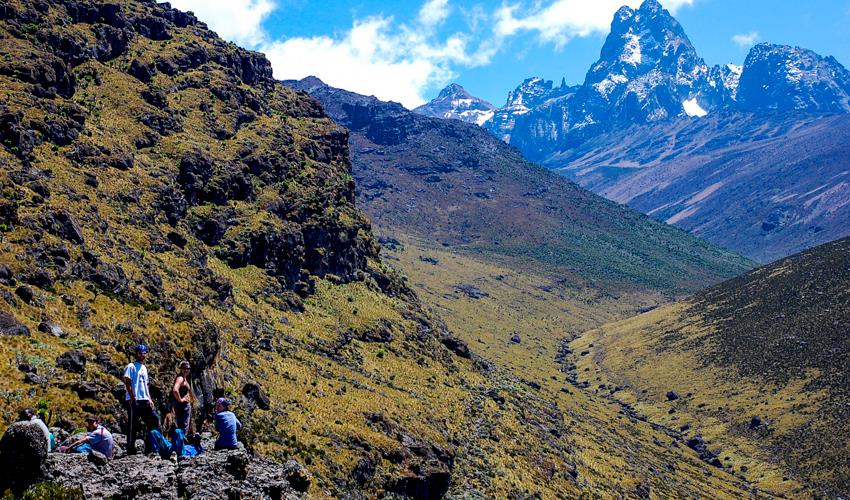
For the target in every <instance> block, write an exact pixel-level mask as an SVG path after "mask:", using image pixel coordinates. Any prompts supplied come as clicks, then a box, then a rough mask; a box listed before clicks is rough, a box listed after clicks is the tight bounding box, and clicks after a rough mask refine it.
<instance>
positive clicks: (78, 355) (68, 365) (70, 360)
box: [56, 351, 86, 373]
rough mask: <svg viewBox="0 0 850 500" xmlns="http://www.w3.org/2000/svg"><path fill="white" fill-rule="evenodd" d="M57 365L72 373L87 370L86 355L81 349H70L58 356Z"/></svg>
mask: <svg viewBox="0 0 850 500" xmlns="http://www.w3.org/2000/svg"><path fill="white" fill-rule="evenodd" d="M56 366H58V367H59V368H62V369H63V370H65V371H68V372H71V373H83V372H84V371H86V356H85V354H83V353H82V352H81V351H68V352H66V353H64V354H61V355H59V357H58V358H56Z"/></svg>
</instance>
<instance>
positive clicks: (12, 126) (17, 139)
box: [0, 105, 38, 161]
mask: <svg viewBox="0 0 850 500" xmlns="http://www.w3.org/2000/svg"><path fill="white" fill-rule="evenodd" d="M23 119H24V115H23V113H21V112H20V111H11V110H10V109H9V108H7V107H6V106H2V105H0V144H2V145H3V146H4V147H5V148H7V149H9V150H10V151H11V152H12V153H13V154H14V155H15V156H17V157H18V158H20V159H21V160H24V161H29V160H31V159H32V150H33V148H34V147H35V146H36V144H37V142H38V139H37V137H36V135H35V133H34V132H33V131H32V130H30V129H29V127H27V126H25V125H24V124H23V123H22V122H23Z"/></svg>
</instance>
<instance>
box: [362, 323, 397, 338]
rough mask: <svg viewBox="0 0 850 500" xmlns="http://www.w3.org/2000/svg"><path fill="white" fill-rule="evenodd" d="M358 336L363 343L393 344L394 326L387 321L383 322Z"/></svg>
mask: <svg viewBox="0 0 850 500" xmlns="http://www.w3.org/2000/svg"><path fill="white" fill-rule="evenodd" d="M356 336H357V338H359V339H360V340H362V341H363V342H380V343H387V342H392V340H393V331H392V324H391V323H390V322H389V321H387V320H381V321H378V322H377V323H376V324H374V325H371V326H369V327H367V328H364V329H362V330H360V331H358V332H357V335H356Z"/></svg>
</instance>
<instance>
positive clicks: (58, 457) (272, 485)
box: [42, 439, 309, 499]
mask: <svg viewBox="0 0 850 500" xmlns="http://www.w3.org/2000/svg"><path fill="white" fill-rule="evenodd" d="M42 441H43V439H42ZM305 474H306V472H305ZM290 476H292V473H291V471H290V470H289V464H287V465H286V466H283V465H280V464H277V463H274V462H270V461H267V460H263V459H259V458H254V457H250V456H249V455H248V454H247V453H246V452H245V451H244V450H236V451H210V452H207V453H205V454H204V455H201V456H199V457H194V458H187V459H184V460H181V461H179V462H172V461H170V460H162V459H160V458H158V457H156V458H149V457H145V456H143V455H132V456H127V457H121V458H117V459H115V460H111V461H108V462H105V463H104V462H103V461H99V460H92V458H91V457H87V456H86V455H82V454H75V453H71V454H59V453H55V454H51V455H50V456H49V457H48V458H47V460H46V462H45V480H46V481H49V482H51V483H54V484H59V485H62V486H66V487H81V488H82V490H83V493H84V495H85V497H86V498H89V499H106V498H146V499H147V498H152V499H178V498H262V499H281V498H285V499H298V498H303V497H304V495H303V492H301V491H296V489H295V488H293V485H291V484H290V482H289V481H287V478H288V477H290ZM302 486H303V485H302ZM307 486H309V482H308V483H307ZM302 489H303V491H304V492H306V487H305V488H302Z"/></svg>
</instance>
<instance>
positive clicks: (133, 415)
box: [124, 344, 159, 455]
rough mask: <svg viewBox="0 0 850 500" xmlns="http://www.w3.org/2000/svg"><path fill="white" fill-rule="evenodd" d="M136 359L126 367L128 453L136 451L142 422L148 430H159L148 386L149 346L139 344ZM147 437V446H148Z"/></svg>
mask: <svg viewBox="0 0 850 500" xmlns="http://www.w3.org/2000/svg"><path fill="white" fill-rule="evenodd" d="M135 356H136V360H135V361H134V362H132V363H130V364H128V365H127V367H126V368H124V388H125V390H126V394H125V398H124V405H125V409H126V410H127V426H128V427H129V428H128V429H127V454H128V455H134V454H135V453H136V435H137V432H138V431H139V430H140V428H141V425H140V424H141V423H142V422H144V424H145V425H146V426H147V428H148V432H150V431H152V430H159V414H158V413H157V412H156V406H155V405H154V402H153V399H151V392H150V387H149V386H148V369H147V367H146V366H145V358H147V356H148V347H147V346H146V345H144V344H139V345H137V346H136V349H135ZM143 435H144V434H143ZM147 441H148V440H147V439H145V446H147Z"/></svg>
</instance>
